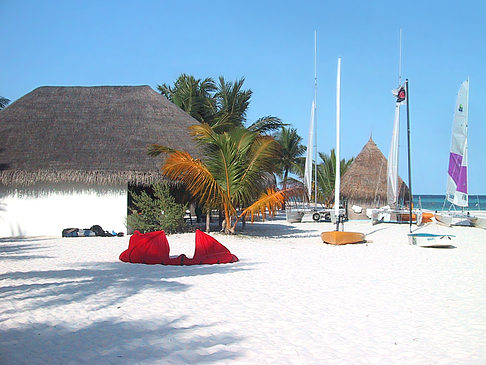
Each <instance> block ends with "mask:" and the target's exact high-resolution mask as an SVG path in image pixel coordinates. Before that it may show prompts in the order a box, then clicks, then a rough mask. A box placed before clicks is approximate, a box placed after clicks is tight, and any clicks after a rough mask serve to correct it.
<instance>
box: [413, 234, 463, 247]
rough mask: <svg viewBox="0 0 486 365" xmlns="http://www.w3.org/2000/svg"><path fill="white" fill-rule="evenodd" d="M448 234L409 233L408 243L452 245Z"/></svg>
mask: <svg viewBox="0 0 486 365" xmlns="http://www.w3.org/2000/svg"><path fill="white" fill-rule="evenodd" d="M452 237H454V236H453V235H450V234H433V233H410V234H409V235H408V240H409V243H410V244H411V245H413V246H419V247H452V244H451V239H452Z"/></svg>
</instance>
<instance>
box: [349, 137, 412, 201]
mask: <svg viewBox="0 0 486 365" xmlns="http://www.w3.org/2000/svg"><path fill="white" fill-rule="evenodd" d="M386 180H387V160H386V158H385V156H384V155H383V153H382V152H381V151H380V149H379V148H378V146H377V145H376V144H375V142H373V139H372V138H371V137H370V139H369V141H368V143H366V145H365V146H364V147H363V149H362V150H361V152H360V153H359V154H358V156H356V158H355V159H354V161H353V163H352V164H351V166H349V168H348V169H347V170H346V172H345V173H344V175H343V176H342V178H341V195H342V196H343V198H346V199H347V200H348V201H353V202H360V203H362V204H368V205H371V206H376V207H379V206H383V205H386V204H387V182H386ZM398 185H399V187H400V193H399V196H400V198H401V199H403V197H404V196H408V187H407V185H406V184H405V183H404V182H403V180H402V179H401V178H400V177H398ZM407 200H408V199H407Z"/></svg>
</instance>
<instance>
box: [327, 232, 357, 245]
mask: <svg viewBox="0 0 486 365" xmlns="http://www.w3.org/2000/svg"><path fill="white" fill-rule="evenodd" d="M321 239H322V242H324V243H327V244H330V245H347V244H352V243H363V242H365V235H364V234H363V233H359V232H341V231H330V232H322V233H321Z"/></svg>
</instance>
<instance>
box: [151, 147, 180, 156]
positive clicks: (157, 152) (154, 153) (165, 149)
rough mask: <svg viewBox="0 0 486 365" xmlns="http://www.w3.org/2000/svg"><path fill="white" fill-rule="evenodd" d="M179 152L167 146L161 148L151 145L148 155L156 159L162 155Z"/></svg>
mask: <svg viewBox="0 0 486 365" xmlns="http://www.w3.org/2000/svg"><path fill="white" fill-rule="evenodd" d="M174 152H177V150H175V149H173V148H170V147H166V146H161V145H159V144H151V145H149V147H148V152H147V153H148V155H149V156H152V157H156V156H158V155H160V154H162V153H174Z"/></svg>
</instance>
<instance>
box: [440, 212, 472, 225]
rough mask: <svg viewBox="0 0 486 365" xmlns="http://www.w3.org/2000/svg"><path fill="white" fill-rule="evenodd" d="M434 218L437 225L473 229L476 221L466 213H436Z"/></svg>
mask: <svg viewBox="0 0 486 365" xmlns="http://www.w3.org/2000/svg"><path fill="white" fill-rule="evenodd" d="M434 218H435V220H436V221H437V222H438V223H441V224H443V225H446V226H449V227H450V226H466V227H473V226H474V225H475V223H476V221H477V219H478V218H477V217H475V216H472V215H469V214H468V213H454V212H437V213H435V214H434Z"/></svg>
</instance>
